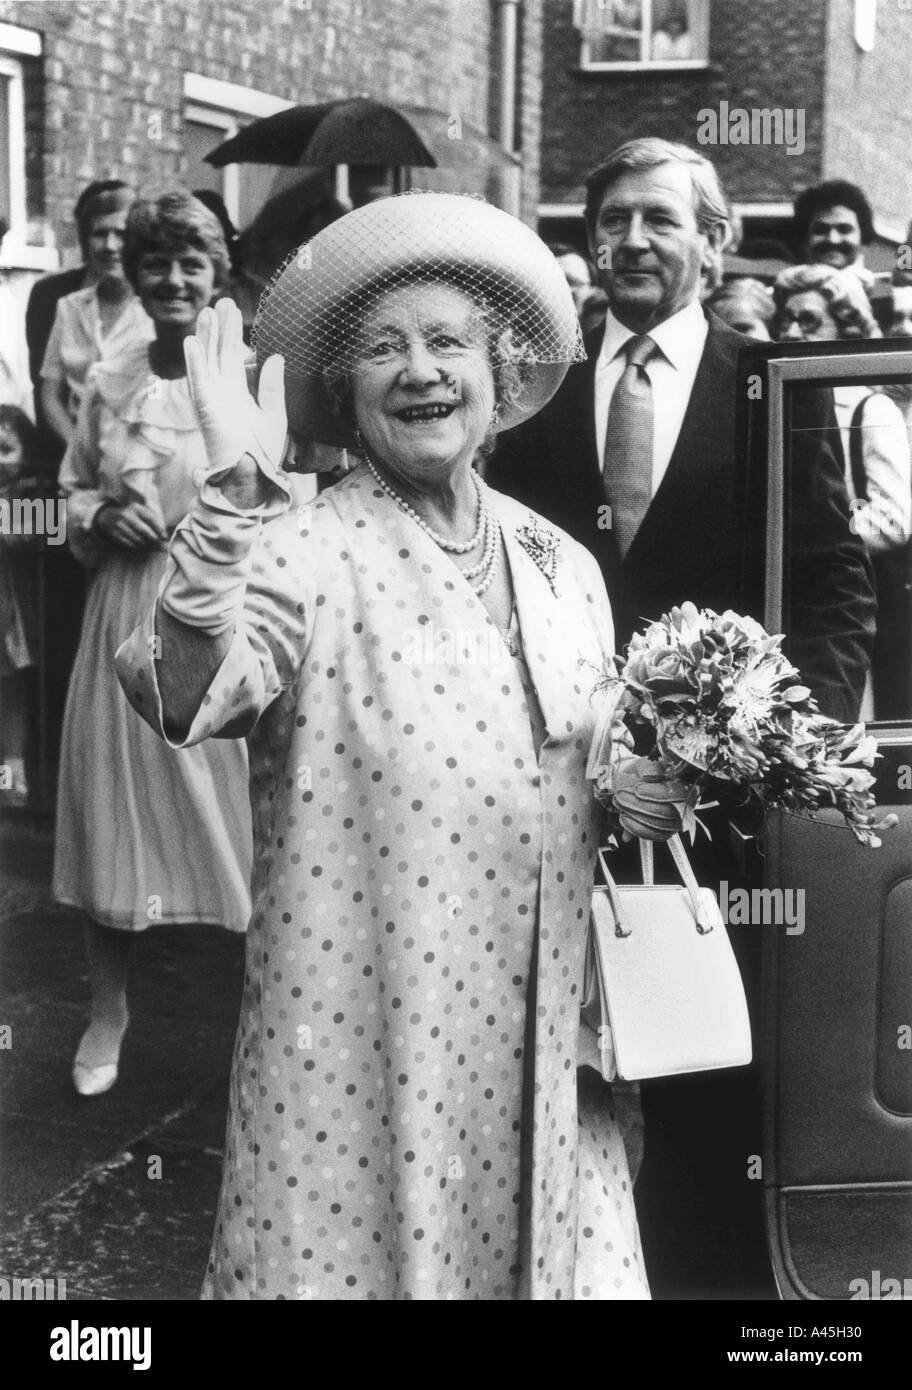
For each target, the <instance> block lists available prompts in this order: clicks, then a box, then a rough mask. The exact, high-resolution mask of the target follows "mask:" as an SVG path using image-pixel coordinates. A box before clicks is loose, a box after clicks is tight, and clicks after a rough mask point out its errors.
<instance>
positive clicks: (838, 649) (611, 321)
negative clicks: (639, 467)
mask: <svg viewBox="0 0 912 1390" xmlns="http://www.w3.org/2000/svg"><path fill="white" fill-rule="evenodd" d="M588 189H589V192H588V201H587V214H586V215H587V224H588V228H589V237H590V243H591V247H592V253H593V259H594V261H595V263H596V265H597V266H598V268H599V270H600V273H601V280H602V285H603V288H604V289H605V291H606V293H607V295H608V298H609V306H610V307H609V311H608V316H607V320H606V325H605V328H604V329H599V330H598V331H596V332H595V333H593V334H591V335H589V337H588V338H587V340H586V351H587V360H586V361H585V362H583V363H580V364H576V365H574V366H571V368H570V370H569V372H568V373H567V376H566V378H565V380H564V383H563V385H562V386H561V388H560V390H559V391H558V392H557V394H556V395H555V397H554V398H553V400H552V401H551V402H550V404H549V405H548V406H547V407H546V408H545V410H544V411H542V412H541V413H540V414H539V415H537V416H536V417H535V418H534V420H531V421H529V422H528V423H527V424H526V425H522V426H520V427H519V428H517V429H515V430H510V431H509V432H508V433H506V434H503V435H501V436H500V439H499V441H498V447H497V449H496V451H495V453H494V456H493V458H492V459H491V460H490V462H489V464H488V467H487V469H486V476H487V479H488V481H489V482H490V483H491V486H492V487H495V488H498V489H500V490H501V491H503V492H507V493H509V494H510V495H512V496H514V497H516V498H518V499H519V500H520V501H523V502H526V503H528V505H529V506H530V507H532V508H534V509H535V510H536V511H538V512H541V513H542V514H543V515H544V516H546V517H548V518H549V519H550V520H552V521H554V522H555V523H556V524H557V525H559V526H561V527H563V529H565V530H566V531H569V533H570V534H571V535H572V536H574V537H575V538H576V539H577V540H579V541H581V542H582V543H583V544H584V545H586V546H587V547H588V548H589V549H590V550H591V551H592V553H593V554H594V555H595V556H596V558H597V559H598V560H599V563H600V565H601V568H602V572H603V574H604V577H605V583H606V586H607V589H608V593H609V596H610V598H611V604H612V609H613V612H614V619H615V627H616V640H617V644H618V648H619V649H620V648H621V647H622V646H623V645H624V644H625V643H626V642H628V641H629V639H630V636H631V634H632V632H633V631H634V630H635V629H636V628H638V627H640V626H642V624H643V622H644V620H647V619H653V618H657V617H659V616H660V614H661V613H663V612H667V610H668V608H669V607H670V606H671V605H672V604H675V603H680V602H682V600H684V599H692V600H693V601H694V602H695V603H696V604H698V605H700V606H708V607H712V608H715V609H717V610H720V609H722V608H726V607H733V608H737V607H738V606H739V604H742V605H744V606H746V607H747V608H748V609H749V610H752V611H753V612H754V614H755V616H757V617H758V618H762V616H763V615H762V611H761V610H760V608H759V595H758V594H757V592H756V587H755V586H754V585H753V584H752V583H751V579H752V575H751V571H750V564H749V561H750V558H751V555H752V554H753V555H756V553H758V545H757V542H758V539H759V538H758V537H756V535H755V531H756V528H757V527H758V526H760V525H761V524H762V523H761V522H760V521H759V518H758V516H757V514H756V513H754V515H753V516H752V515H751V514H750V506H751V502H752V500H754V499H752V497H751V495H750V493H749V492H748V488H747V478H746V472H747V468H746V465H747V459H746V455H745V451H744V449H743V446H741V445H740V441H739V437H738V415H739V410H741V409H742V408H743V403H744V400H745V398H746V390H747V387H746V385H743V390H744V392H745V395H744V396H741V395H740V393H739V389H738V388H739V383H738V359H739V354H740V352H741V350H742V348H743V347H745V345H746V344H747V342H748V340H747V339H745V338H743V337H742V336H741V335H740V334H738V333H735V332H733V331H732V330H731V329H729V328H728V327H727V326H726V325H725V324H723V323H722V322H721V321H720V320H718V319H717V318H716V317H715V316H714V315H705V314H704V313H703V312H702V310H701V308H700V304H699V298H698V296H699V287H700V270H701V267H702V266H703V265H704V264H706V263H707V262H708V261H709V260H711V259H712V256H713V253H714V251H715V250H716V249H717V248H718V246H719V245H720V243H721V241H722V240H723V239H724V235H725V227H726V218H727V212H726V205H725V201H724V198H723V196H722V193H721V190H720V189H719V185H718V182H717V180H716V176H715V171H714V170H713V168H712V165H711V164H710V163H709V161H708V160H706V159H705V158H703V156H701V155H699V154H696V153H694V152H692V151H690V150H688V149H687V147H686V146H680V145H673V144H670V143H669V142H667V141H662V140H653V139H647V140H635V141H630V142H628V144H627V145H624V146H622V147H621V148H620V149H619V150H617V151H616V152H615V153H614V154H613V155H611V156H609V158H608V159H607V160H606V161H605V162H604V164H602V165H600V166H599V168H598V169H597V170H596V171H595V172H594V173H593V174H592V176H591V177H590V180H589V184H588ZM650 331H651V333H652V335H653V341H654V344H655V348H654V350H653V354H652V356H651V358H650V360H649V361H648V362H647V364H646V367H645V372H646V374H647V376H648V377H649V378H650V382H651V387H652V393H653V411H654V428H653V440H652V468H651V477H650V478H649V479H648V480H647V487H648V490H649V492H650V493H651V496H650V497H649V498H647V499H646V502H647V504H646V506H645V509H643V510H641V514H640V516H639V518H638V519H636V518H635V519H634V524H633V526H632V527H631V525H630V520H629V518H628V519H627V521H628V525H627V534H626V535H624V534H620V535H619V532H618V528H617V519H618V501H619V498H618V496H617V486H621V487H623V484H624V479H621V480H620V481H619V483H617V484H616V485H615V486H613V481H614V480H613V478H612V469H613V467H614V462H615V461H614V460H612V458H611V457H609V458H608V459H607V462H606V461H605V441H606V436H607V433H608V415H609V407H610V402H611V398H612V394H613V390H614V387H615V386H616V385H617V383H618V381H619V379H620V378H621V376H622V375H623V370H624V348H625V345H626V344H627V343H628V341H629V340H631V339H632V338H633V337H635V336H645V335H649V334H650ZM793 426H794V427H795V428H796V429H800V430H801V431H802V434H801V435H800V436H798V437H799V438H801V439H802V440H803V444H802V446H801V447H800V448H799V449H796V451H795V457H794V460H793V478H792V491H791V496H790V506H791V532H790V541H791V570H790V585H789V588H790V596H791V611H790V627H789V633H788V643H787V650H788V651H789V654H790V656H791V658H792V660H793V661H795V663H796V665H798V666H799V667H800V669H801V670H802V672H803V673H804V675H805V677H806V679H807V681H808V684H809V685H810V686H811V688H812V689H813V691H814V693H815V695H816V696H817V698H818V700H819V702H820V705H821V708H822V709H823V710H824V712H825V713H827V714H830V715H832V716H834V717H835V718H839V719H845V720H851V719H854V718H855V715H856V714H857V711H858V706H859V703H860V700H861V695H862V691H863V688H864V675H865V670H866V669H867V665H868V661H869V657H870V650H871V644H872V641H873V629H874V599H873V592H872V589H871V585H870V578H869V570H868V565H867V561H866V559H865V555H864V550H863V547H862V545H861V543H860V542H859V540H858V538H857V537H856V536H854V535H853V534H852V532H851V531H850V529H849V519H850V512H849V507H848V500H847V497H846V493H845V487H844V484H843V481H842V477H841V474H840V471H839V468H838V465H837V463H836V461H835V458H834V457H833V455H832V453H831V451H830V450H829V448H828V447H827V446H826V443H825V439H824V436H823V435H822V433H821V431H823V430H825V429H827V428H829V427H832V426H835V420H834V419H833V417H832V413H831V408H830V407H829V405H828V403H827V401H826V398H825V397H824V396H823V394H822V393H817V392H810V391H808V392H799V393H796V399H795V418H794V419H793ZM603 465H604V472H603ZM631 532H632V535H631ZM746 561H747V564H746Z"/></svg>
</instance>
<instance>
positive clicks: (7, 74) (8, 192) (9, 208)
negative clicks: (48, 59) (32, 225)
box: [0, 53, 25, 237]
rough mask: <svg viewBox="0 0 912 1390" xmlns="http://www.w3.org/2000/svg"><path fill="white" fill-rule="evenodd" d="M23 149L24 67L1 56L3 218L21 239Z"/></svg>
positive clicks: (0, 184)
mask: <svg viewBox="0 0 912 1390" xmlns="http://www.w3.org/2000/svg"><path fill="white" fill-rule="evenodd" d="M24 148H25V120H24V115H23V99H22V67H21V64H19V63H18V62H17V61H16V60H15V59H14V58H8V57H7V56H6V54H4V53H0V217H2V218H3V220H4V221H5V222H7V223H8V224H9V226H10V228H11V229H12V230H13V232H14V233H16V234H18V235H19V236H20V237H21V235H22V232H23V230H24V227H25V161H24V159H23V151H24Z"/></svg>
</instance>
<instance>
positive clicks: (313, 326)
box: [253, 193, 585, 444]
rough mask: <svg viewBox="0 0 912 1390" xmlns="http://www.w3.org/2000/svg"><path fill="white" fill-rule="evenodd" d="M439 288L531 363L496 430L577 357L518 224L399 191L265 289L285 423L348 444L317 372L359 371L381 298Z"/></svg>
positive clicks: (551, 261) (265, 347) (539, 246)
mask: <svg viewBox="0 0 912 1390" xmlns="http://www.w3.org/2000/svg"><path fill="white" fill-rule="evenodd" d="M437 282H443V283H445V284H448V285H452V286H454V287H455V288H456V289H459V290H461V291H462V292H463V293H465V294H467V295H468V296H469V297H470V298H471V299H472V300H473V301H474V303H475V304H476V305H477V306H478V307H479V308H480V309H481V310H482V311H485V310H487V311H493V316H494V319H495V321H496V323H497V325H498V327H505V328H509V329H510V330H511V331H510V338H511V343H512V346H513V349H514V351H515V352H516V353H517V355H518V356H519V357H520V358H521V360H522V361H523V362H524V363H526V364H527V367H526V376H527V378H528V379H527V381H526V384H525V386H524V388H523V390H522V393H521V395H520V396H519V397H518V398H517V399H515V400H514V401H512V402H511V403H510V404H509V405H508V406H506V407H505V408H504V410H503V411H502V413H501V419H500V422H499V426H498V427H499V428H501V429H507V428H510V427H511V426H512V425H516V424H518V423H519V422H520V421H521V420H524V419H527V418H528V417H529V416H530V415H534V414H535V412H536V411H538V410H540V409H541V407H542V406H543V405H544V404H545V403H546V401H548V400H549V399H550V397H551V396H552V395H553V393H554V391H556V390H557V387H558V386H559V385H560V382H561V381H562V379H563V377H564V374H565V373H566V370H567V367H568V366H569V364H570V363H571V362H579V361H582V360H583V359H584V357H585V353H584V351H583V345H582V338H581V335H580V330H579V325H578V321H577V317H576V312H575V309H574V305H573V299H572V296H571V294H570V291H569V288H568V286H567V283H566V280H565V279H564V275H563V272H562V270H561V268H560V266H559V265H558V263H557V261H556V260H555V258H554V256H552V254H551V252H550V251H549V250H548V249H547V247H546V246H545V245H544V243H543V242H542V241H541V240H540V238H539V237H537V236H536V235H535V233H534V232H533V231H531V230H530V229H529V228H528V227H526V226H525V225H524V224H523V223H522V222H520V221H519V220H518V219H517V218H515V217H511V216H510V215H509V214H508V213H505V212H502V211H501V210H500V209H499V208H495V207H492V206H491V205H490V204H489V203H485V202H482V201H481V200H480V199H477V198H470V197H464V196H461V195H458V194H452V193H407V194H401V195H399V196H397V197H392V198H385V199H382V200H380V201H378V202H375V203H369V204H368V205H367V206H366V207H363V208H359V209H357V210H356V211H355V212H351V213H348V214H347V215H346V216H345V217H342V218H340V219H339V221H337V222H334V223H332V224H331V225H330V226H329V227H326V228H325V229H324V230H323V231H321V232H319V233H318V234H317V235H316V236H315V237H314V238H313V239H312V240H311V241H310V242H309V243H308V244H307V245H306V246H304V247H302V248H300V249H299V250H298V251H296V252H295V253H293V254H292V255H291V256H290V257H289V258H288V260H287V261H286V262H285V265H284V266H283V267H282V268H281V270H280V271H279V272H278V273H277V274H276V275H275V277H274V278H273V280H272V281H271V283H270V284H269V285H268V286H267V288H266V290H265V292H264V294H263V297H262V299H261V300H260V306H259V312H258V314H257V319H256V323H255V325H254V338H253V341H254V346H255V349H256V354H257V361H258V364H259V365H260V366H262V364H263V362H264V361H265V360H266V358H267V357H269V356H270V355H271V354H272V353H277V352H278V353H281V354H282V356H283V357H284V358H285V382H286V387H285V391H286V399H287V404H288V413H289V425H290V427H291V429H292V430H293V431H294V433H295V434H297V435H299V436H301V437H303V438H310V439H316V440H318V441H319V442H321V443H326V444H350V443H351V442H352V440H351V434H350V427H349V425H348V424H347V423H346V422H345V421H343V420H342V419H341V418H340V417H339V416H338V415H337V414H334V413H333V412H332V410H330V409H329V406H328V398H327V396H326V392H325V388H324V374H325V373H327V372H330V371H333V372H342V373H345V372H347V371H349V370H350V369H351V368H352V367H353V366H354V365H355V363H356V362H357V360H358V357H359V351H360V349H361V347H362V346H363V344H362V342H361V340H360V334H361V327H362V324H363V322H364V318H365V315H366V313H367V311H368V309H369V307H370V306H371V304H372V303H374V302H375V301H376V300H377V299H378V298H379V296H380V295H382V294H383V293H385V292H386V291H388V290H390V289H393V288H396V287H399V286H402V285H407V284H413V283H419V284H427V283H437Z"/></svg>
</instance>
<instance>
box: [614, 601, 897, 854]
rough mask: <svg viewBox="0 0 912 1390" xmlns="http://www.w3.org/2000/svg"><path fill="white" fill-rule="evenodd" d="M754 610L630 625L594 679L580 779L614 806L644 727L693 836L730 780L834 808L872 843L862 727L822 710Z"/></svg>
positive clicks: (744, 793) (869, 741) (749, 789)
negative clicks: (596, 710) (639, 627)
mask: <svg viewBox="0 0 912 1390" xmlns="http://www.w3.org/2000/svg"><path fill="white" fill-rule="evenodd" d="M781 642H782V637H781V636H779V637H771V636H770V635H769V634H768V633H767V632H765V631H764V630H763V628H762V627H761V626H760V624H759V623H757V622H755V621H754V620H753V619H752V618H743V617H740V616H739V615H738V614H737V613H733V612H731V611H730V610H728V611H726V612H725V613H722V614H721V615H719V614H716V613H714V612H712V610H711V609H703V610H700V609H698V608H696V607H695V606H694V604H692V603H684V604H682V606H681V607H680V608H673V609H672V610H671V612H670V613H666V614H663V616H662V617H661V618H660V619H659V621H658V622H654V623H650V625H649V626H648V627H647V628H646V630H645V632H643V633H637V634H636V635H635V636H634V637H633V639H632V641H631V642H630V645H629V647H628V649H627V654H626V656H616V657H615V658H614V664H615V667H616V670H611V671H606V672H603V673H602V676H601V679H600V680H599V682H598V684H597V686H596V692H597V693H598V694H599V695H601V697H602V699H603V701H604V704H603V708H602V710H601V714H600V718H599V720H598V725H597V728H596V732H595V738H594V740H593V745H592V750H591V753H590V757H589V766H588V768H587V776H588V777H590V778H591V779H592V780H593V781H594V783H595V787H594V790H595V795H596V797H597V798H598V800H599V801H600V802H601V803H602V804H603V805H604V806H607V807H609V808H613V801H614V788H615V778H616V766H617V754H618V751H619V749H618V746H617V745H618V743H619V742H628V743H629V742H630V735H631V734H635V733H637V731H639V732H640V734H642V732H643V731H646V732H648V733H649V736H650V742H651V744H652V747H651V749H650V752H649V756H650V758H651V759H653V760H654V761H655V762H656V763H657V764H658V767H657V769H656V771H657V772H659V773H661V774H662V775H663V776H665V777H667V778H669V779H672V778H674V779H676V780H677V781H678V783H679V784H683V785H684V786H685V787H686V788H687V793H688V794H687V797H686V802H685V807H684V813H683V818H684V827H685V829H686V830H688V831H689V833H690V834H691V836H693V834H694V832H695V828H696V825H697V823H698V822H697V818H696V811H697V809H699V804H700V802H701V801H702V799H703V798H704V797H705V796H706V795H707V794H708V793H711V792H712V791H713V789H714V784H716V785H715V790H716V792H717V793H718V792H719V791H720V790H721V789H722V788H721V784H728V786H729V788H731V789H732V790H734V791H736V792H737V793H738V794H740V796H741V797H742V798H743V799H744V800H752V801H754V802H755V803H759V804H760V805H762V806H784V807H788V808H789V809H790V810H793V811H803V812H806V813H808V814H813V812H814V811H816V810H819V809H820V808H821V807H825V806H835V807H836V808H837V810H839V811H840V812H841V813H842V815H843V816H844V817H845V821H846V824H847V825H848V827H849V828H850V829H851V831H852V832H853V834H854V835H855V837H856V839H858V840H859V841H860V842H861V843H862V844H865V845H869V846H878V845H879V844H880V843H881V842H880V840H879V838H878V836H877V834H876V832H877V831H878V830H884V829H888V828H890V827H891V826H892V825H894V824H895V823H896V817H895V816H887V817H885V818H884V819H883V820H882V821H879V822H878V821H876V819H875V816H874V815H873V814H872V811H873V807H874V805H875V802H874V796H873V792H872V787H873V785H874V778H873V776H872V775H871V773H870V772H868V771H867V770H866V769H867V768H869V767H872V766H873V763H874V759H875V758H876V757H878V756H879V754H878V752H877V742H876V740H875V739H874V738H872V737H871V736H870V735H867V734H866V733H865V728H864V725H863V724H857V725H856V726H855V727H854V728H853V729H850V730H848V731H846V729H845V728H844V726H842V725H841V724H839V723H837V721H836V720H833V719H829V718H827V717H826V716H825V715H823V714H821V713H820V710H819V709H818V707H817V704H816V703H815V701H814V700H813V698H812V697H811V692H810V691H809V690H808V688H807V686H806V685H803V684H802V681H801V676H800V674H799V672H798V671H797V670H796V668H795V667H794V666H793V665H791V663H790V662H789V661H788V660H787V659H786V657H785V656H784V655H783V653H782V651H781V650H780V644H781Z"/></svg>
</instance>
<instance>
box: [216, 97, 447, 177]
mask: <svg viewBox="0 0 912 1390" xmlns="http://www.w3.org/2000/svg"><path fill="white" fill-rule="evenodd" d="M206 162H207V163H208V164H212V165H214V166H215V167H216V168H217V169H221V168H222V167H223V166H224V165H225V164H290V165H299V164H300V165H323V166H325V165H329V164H376V165H384V166H386V167H392V168H405V167H409V166H424V167H427V168H431V169H433V168H436V167H437V161H436V159H435V158H434V156H433V155H432V154H431V152H430V150H429V149H428V148H427V146H426V145H425V143H424V141H423V140H422V139H421V137H420V136H419V134H418V132H417V131H416V130H415V128H414V126H413V125H412V124H411V122H410V121H409V120H407V119H406V117H405V116H404V115H403V114H402V112H401V111H397V110H396V108H395V107H393V106H386V105H384V104H383V103H382V102H379V101H373V100H372V99H371V98H370V97H351V98H347V99H346V100H343V101H325V102H319V103H317V104H316V105H313V106H290V107H288V109H287V110H285V111H278V112H276V114H275V115H274V116H265V117H264V118H263V119H262V120H258V121H253V122H251V124H250V125H249V126H246V127H245V128H244V130H241V131H239V132H238V134H237V135H235V136H233V137H232V139H230V140H226V141H224V143H223V144H221V145H219V146H217V148H216V149H214V150H212V151H211V153H209V154H207V155H206Z"/></svg>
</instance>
